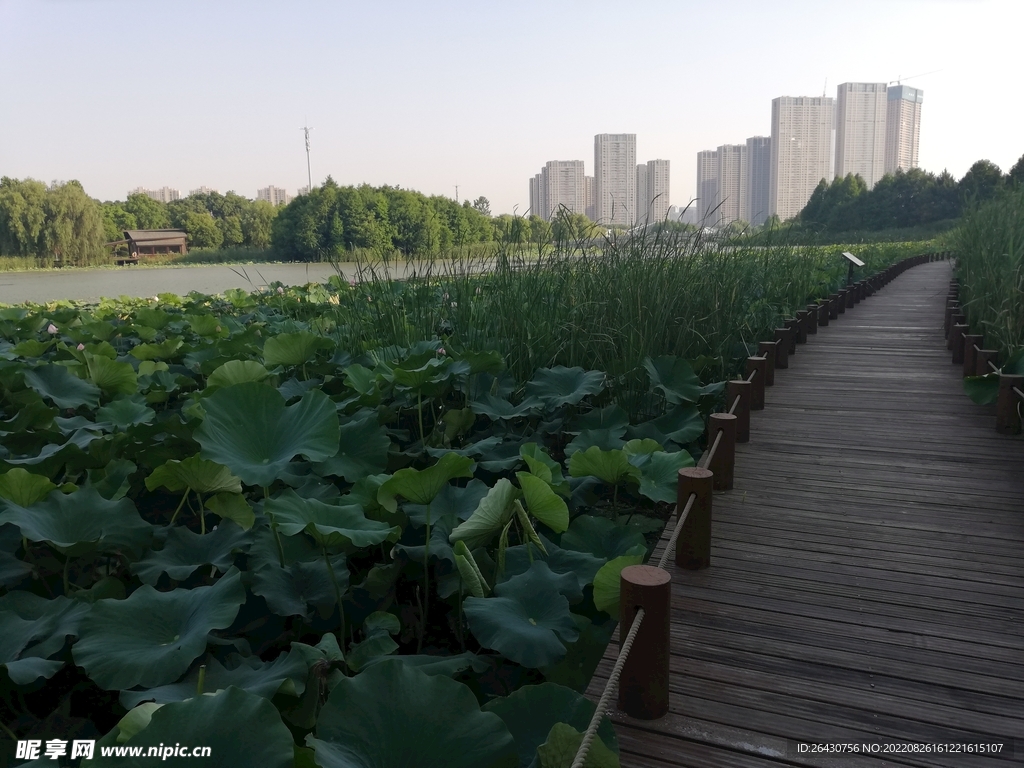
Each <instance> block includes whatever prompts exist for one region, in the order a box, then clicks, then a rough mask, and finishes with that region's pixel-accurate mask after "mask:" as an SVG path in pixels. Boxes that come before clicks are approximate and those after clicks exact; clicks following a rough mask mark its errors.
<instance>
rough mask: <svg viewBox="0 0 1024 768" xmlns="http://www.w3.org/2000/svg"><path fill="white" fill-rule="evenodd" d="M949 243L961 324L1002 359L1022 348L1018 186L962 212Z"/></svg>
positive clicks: (1022, 203)
mask: <svg viewBox="0 0 1024 768" xmlns="http://www.w3.org/2000/svg"><path fill="white" fill-rule="evenodd" d="M952 243H953V245H954V247H955V249H956V253H957V275H958V276H959V278H960V298H961V304H962V306H963V308H964V312H965V313H966V315H967V322H968V323H969V324H970V325H971V328H972V330H973V331H975V332H980V333H983V334H984V335H985V345H986V346H987V347H990V348H993V349H998V350H999V351H1000V357H1001V359H1006V358H1007V357H1008V356H1009V355H1011V354H1012V353H1013V352H1015V351H1016V350H1018V349H1021V348H1024V188H1022V189H1018V190H1014V191H1012V192H1007V193H1005V194H1003V195H1002V196H1000V197H998V198H996V199H995V200H992V201H990V202H988V203H985V204H984V205H981V206H980V207H977V208H975V209H973V210H970V211H968V212H967V213H966V214H965V215H964V217H963V221H962V223H961V224H960V226H959V227H958V228H957V229H956V231H955V232H954V233H953V235H952Z"/></svg>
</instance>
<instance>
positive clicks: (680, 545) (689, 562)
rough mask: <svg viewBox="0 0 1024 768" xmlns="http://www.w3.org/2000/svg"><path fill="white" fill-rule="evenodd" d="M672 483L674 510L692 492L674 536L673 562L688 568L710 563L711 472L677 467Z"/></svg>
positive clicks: (677, 509)
mask: <svg viewBox="0 0 1024 768" xmlns="http://www.w3.org/2000/svg"><path fill="white" fill-rule="evenodd" d="M678 477H679V481H678V484H677V485H676V514H677V515H679V514H682V511H683V509H685V507H686V500H687V499H689V498H690V494H691V493H693V494H696V496H697V498H695V499H694V500H693V506H692V507H690V514H689V515H687V516H686V520H685V521H684V522H683V527H682V530H680V531H679V538H678V539H677V540H676V565H678V566H679V567H680V568H686V569H687V570H690V571H696V570H700V569H701V568H707V567H708V566H709V565H711V491H712V490H713V487H714V474H713V473H712V472H711V470H709V469H701V468H700V467H686V468H685V469H680V470H679V476H678Z"/></svg>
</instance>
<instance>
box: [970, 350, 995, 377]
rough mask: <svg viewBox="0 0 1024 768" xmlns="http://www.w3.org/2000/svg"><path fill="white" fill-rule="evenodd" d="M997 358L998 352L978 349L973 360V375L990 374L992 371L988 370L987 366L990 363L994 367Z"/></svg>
mask: <svg viewBox="0 0 1024 768" xmlns="http://www.w3.org/2000/svg"><path fill="white" fill-rule="evenodd" d="M998 356H999V350H997V349H979V350H978V354H977V356H976V357H975V360H974V375H975V376H984V375H985V374H987V373H992V369H991V368H989V365H988V364H989V363H992V364H993V365H995V362H996V358H997V357H998Z"/></svg>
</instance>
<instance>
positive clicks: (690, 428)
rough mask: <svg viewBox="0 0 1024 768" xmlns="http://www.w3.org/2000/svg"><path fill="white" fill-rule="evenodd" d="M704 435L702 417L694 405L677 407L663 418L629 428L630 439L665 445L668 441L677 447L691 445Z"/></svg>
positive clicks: (627, 431) (627, 433) (627, 432)
mask: <svg viewBox="0 0 1024 768" xmlns="http://www.w3.org/2000/svg"><path fill="white" fill-rule="evenodd" d="M702 434H704V417H703V416H701V415H700V411H699V410H698V408H697V406H695V405H677V406H676V407H675V408H673V409H672V410H671V411H669V412H668V413H666V414H665V415H664V416H659V417H658V418H656V419H653V420H651V421H645V422H644V423H643V424H640V425H638V426H636V427H629V428H628V429H627V430H626V435H627V436H629V437H631V438H650V439H652V440H657V441H658V442H659V443H661V444H662V445H665V444H666V443H667V442H668V441H669V440H671V441H673V442H675V443H677V444H678V445H686V444H687V443H692V442H693V441H694V440H696V439H697V438H698V437H700V436H701V435H702Z"/></svg>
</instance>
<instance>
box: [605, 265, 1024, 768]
mask: <svg viewBox="0 0 1024 768" xmlns="http://www.w3.org/2000/svg"><path fill="white" fill-rule="evenodd" d="M949 277H950V266H949V263H948V262H934V263H929V264H924V265H921V266H917V267H914V268H912V269H910V270H908V271H906V272H905V273H903V274H902V275H901V276H899V277H897V278H896V280H894V281H893V282H892V283H891V284H890V285H888V286H887V287H885V288H884V289H883V290H882V291H880V292H879V293H877V294H876V295H875V296H873V297H871V298H869V299H867V300H865V301H862V302H861V303H860V304H858V305H857V306H856V307H854V308H853V309H848V310H847V311H846V313H845V314H844V315H840V317H839V320H837V321H833V322H832V323H831V324H830V325H829V326H828V327H827V328H822V329H820V330H819V332H818V334H817V335H815V336H811V337H810V340H809V342H808V343H807V344H805V345H801V346H800V347H799V349H798V352H797V354H796V355H795V356H793V357H792V358H791V362H790V368H789V369H788V370H783V371H779V372H777V374H776V383H775V386H774V387H771V388H769V389H768V390H767V398H766V402H767V404H766V408H765V410H764V411H760V412H754V413H753V414H752V421H751V440H750V442H749V443H747V444H744V445H740V446H738V449H737V457H736V481H735V489H734V490H732V491H728V492H724V493H716V494H715V499H714V505H715V506H714V523H713V534H712V535H713V540H712V558H713V559H712V564H711V568H709V569H707V570H704V571H699V572H689V571H681V570H678V569H676V568H675V567H674V566H672V565H670V566H669V568H670V570H671V572H672V574H673V584H672V606H673V613H672V662H671V673H672V674H671V704H670V706H671V709H670V712H669V714H668V715H667V716H666V717H664V718H662V719H660V720H653V721H640V720H632V719H630V718H628V717H625V716H624V715H622V714H621V713H619V714H617V715H614V716H613V719H614V721H615V723H616V730H617V732H618V734H619V742H620V746H621V753H622V755H621V756H622V765H623V766H624V768H637V767H639V766H651V767H652V768H653V767H656V768H668V767H669V766H708V767H709V768H721V767H724V766H730V767H731V766H736V767H744V768H745V767H747V766H750V767H753V766H769V765H773V766H774V765H815V766H833V765H834V766H846V767H847V768H855V767H856V766H872V767H877V766H883V765H915V766H925V765H942V766H973V765H992V766H1003V765H1014V764H1024V621H1022V619H1024V439H1022V438H1020V437H1016V438H1015V437H1003V436H1000V435H998V434H996V432H995V430H994V411H993V410H992V408H991V407H988V408H986V407H981V406H976V405H974V404H973V403H971V402H970V400H968V399H967V397H966V396H965V395H964V394H963V388H962V385H961V379H960V377H961V374H960V371H959V367H958V366H953V365H951V364H950V357H949V353H948V352H947V351H946V347H945V339H944V337H943V332H942V320H943V309H944V306H945V304H944V302H945V295H946V287H947V285H948V281H949ZM661 546H664V539H663V540H662V545H661ZM617 651H618V644H617V642H613V643H612V645H610V646H609V649H608V653H607V654H606V656H605V659H604V660H603V661H602V663H601V665H600V667H599V668H598V672H597V675H596V677H595V680H594V682H593V684H592V686H591V689H590V693H591V695H592V697H593V698H595V699H596V697H597V696H598V695H599V694H600V690H601V688H602V687H603V685H604V681H605V679H606V677H607V675H608V672H609V670H610V668H611V665H612V663H613V661H614V658H615V655H616V653H617ZM990 737H999V738H1000V740H1004V741H1005V740H1006V739H1011V740H1013V739H1016V740H1017V743H1016V752H1015V754H1014V756H1013V757H1008V756H1007V755H1005V754H1004V755H1003V756H1002V758H1001V759H992V758H978V757H967V756H965V755H962V754H960V755H957V754H953V755H945V756H936V755H921V754H916V755H915V754H902V755H888V756H879V757H877V758H864V757H842V758H834V757H833V758H823V757H813V756H808V755H804V756H800V755H798V754H796V753H795V751H794V749H795V743H793V742H794V741H795V740H800V741H813V742H855V743H858V744H861V743H865V742H877V743H885V742H886V741H889V740H899V741H913V742H922V743H935V742H940V743H946V742H950V741H972V742H976V741H982V740H986V739H988V738H990Z"/></svg>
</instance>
